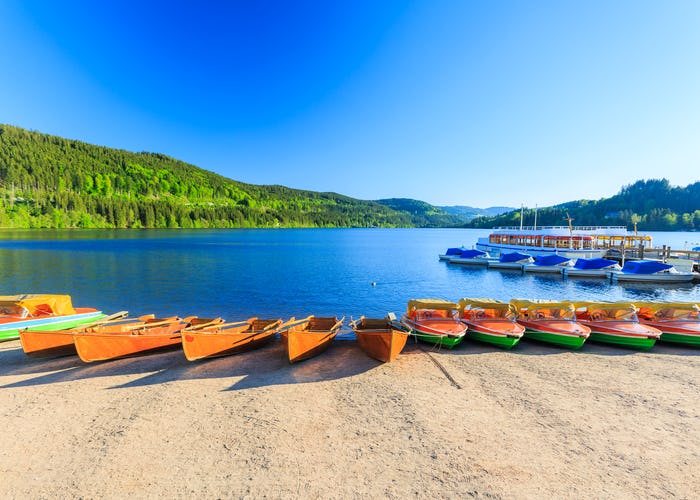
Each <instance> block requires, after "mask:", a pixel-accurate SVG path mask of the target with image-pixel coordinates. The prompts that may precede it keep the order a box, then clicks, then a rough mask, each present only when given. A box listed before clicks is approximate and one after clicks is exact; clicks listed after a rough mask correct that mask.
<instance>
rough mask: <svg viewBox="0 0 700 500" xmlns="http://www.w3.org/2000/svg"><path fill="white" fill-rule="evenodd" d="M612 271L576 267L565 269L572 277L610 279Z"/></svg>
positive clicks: (565, 272) (567, 274)
mask: <svg viewBox="0 0 700 500" xmlns="http://www.w3.org/2000/svg"><path fill="white" fill-rule="evenodd" d="M611 272H612V271H610V270H609V269H575V268H573V267H572V268H568V269H565V270H564V274H565V275H566V276H567V277H569V276H571V277H572V278H604V279H610V273H611Z"/></svg>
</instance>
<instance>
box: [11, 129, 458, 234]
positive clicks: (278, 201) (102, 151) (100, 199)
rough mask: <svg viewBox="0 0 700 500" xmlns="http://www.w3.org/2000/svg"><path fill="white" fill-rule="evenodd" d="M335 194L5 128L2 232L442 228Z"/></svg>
mask: <svg viewBox="0 0 700 500" xmlns="http://www.w3.org/2000/svg"><path fill="white" fill-rule="evenodd" d="M429 207H431V208H430V210H428V212H430V213H428V214H423V213H420V214H416V213H409V212H406V211H402V210H396V209H394V208H392V207H390V206H388V205H386V204H382V203H378V202H374V201H364V200H357V199H354V198H350V197H347V196H343V195H340V194H337V193H318V192H314V191H304V190H297V189H291V188H287V187H284V186H258V185H252V184H245V183H242V182H237V181H234V180H231V179H227V178H225V177H223V176H221V175H218V174H215V173H213V172H209V171H206V170H203V169H201V168H198V167H196V166H194V165H190V164H187V163H184V162H182V161H179V160H176V159H174V158H170V157H168V156H165V155H162V154H157V153H146V152H143V153H133V152H129V151H124V150H118V149H112V148H107V147H102V146H95V145H91V144H86V143H83V142H80V141H74V140H69V139H64V138H61V137H56V136H51V135H47V134H42V133H38V132H34V131H28V130H25V129H21V128H18V127H13V126H8V125H0V227H12V228H73V227H79V228H214V227H217V228H219V227H221V228H230V227H414V226H438V225H444V221H445V220H450V221H451V222H452V223H453V224H458V223H461V222H462V221H463V220H461V219H459V218H452V219H445V216H446V215H447V214H446V213H445V212H443V211H440V210H438V212H436V213H433V212H434V211H433V209H435V207H432V206H429Z"/></svg>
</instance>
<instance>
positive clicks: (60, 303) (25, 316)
mask: <svg viewBox="0 0 700 500" xmlns="http://www.w3.org/2000/svg"><path fill="white" fill-rule="evenodd" d="M104 316H105V315H104V314H102V311H98V310H97V309H93V308H89V307H76V308H74V307H73V305H72V303H71V298H70V295H55V294H24V295H5V296H0V342H2V341H5V340H14V339H17V338H19V332H20V331H21V330H25V329H27V328H32V329H36V330H44V331H51V330H61V329H65V328H72V327H74V326H77V325H80V324H82V323H91V322H93V321H96V320H98V319H100V318H103V317H104Z"/></svg>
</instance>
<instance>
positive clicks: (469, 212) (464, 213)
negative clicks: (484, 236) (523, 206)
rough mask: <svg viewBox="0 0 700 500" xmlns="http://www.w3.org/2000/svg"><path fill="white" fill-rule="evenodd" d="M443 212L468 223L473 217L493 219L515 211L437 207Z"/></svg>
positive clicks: (510, 208) (493, 208)
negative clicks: (463, 219)
mask: <svg viewBox="0 0 700 500" xmlns="http://www.w3.org/2000/svg"><path fill="white" fill-rule="evenodd" d="M437 208H440V209H442V210H444V211H445V212H448V213H451V214H452V215H457V216H459V217H464V218H465V219H467V220H468V221H470V220H472V219H474V218H475V217H482V216H486V217H494V216H497V215H501V214H503V213H506V212H510V211H512V210H515V208H513V207H489V208H475V207H468V206H464V205H454V206H446V207H443V206H440V207H437Z"/></svg>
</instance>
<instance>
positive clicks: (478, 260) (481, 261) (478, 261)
mask: <svg viewBox="0 0 700 500" xmlns="http://www.w3.org/2000/svg"><path fill="white" fill-rule="evenodd" d="M497 260H498V259H488V258H486V257H474V258H472V259H462V258H460V257H453V258H451V259H450V264H460V265H463V266H488V265H489V263H491V262H497Z"/></svg>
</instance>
